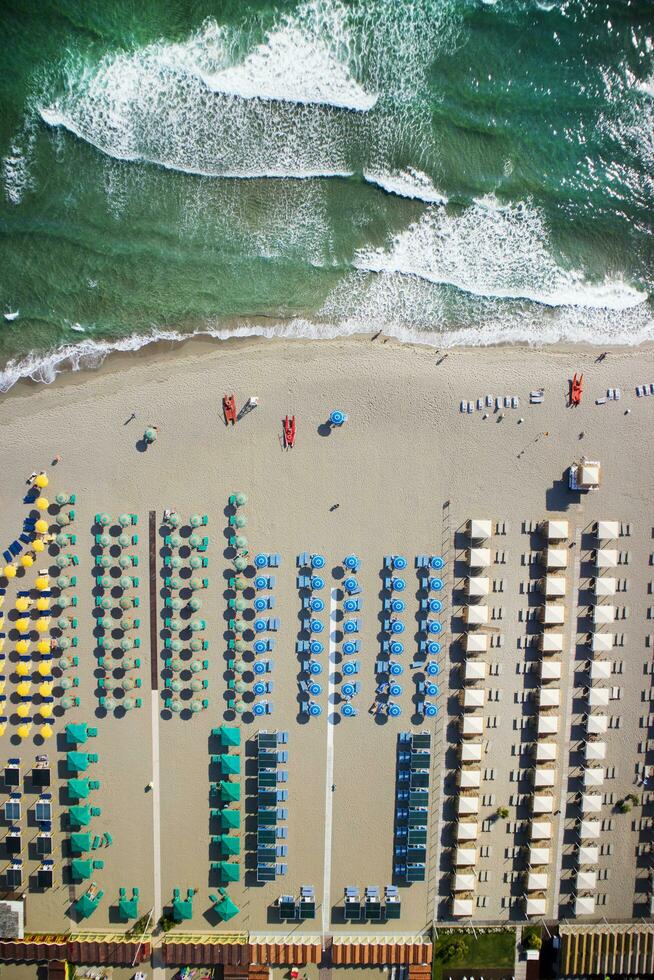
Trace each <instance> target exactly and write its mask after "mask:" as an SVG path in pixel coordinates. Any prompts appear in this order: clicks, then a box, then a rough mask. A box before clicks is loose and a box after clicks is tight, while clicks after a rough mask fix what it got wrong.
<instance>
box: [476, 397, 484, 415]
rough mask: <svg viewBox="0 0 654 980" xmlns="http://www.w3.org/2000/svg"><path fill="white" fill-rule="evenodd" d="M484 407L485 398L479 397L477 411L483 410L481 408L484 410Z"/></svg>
mask: <svg viewBox="0 0 654 980" xmlns="http://www.w3.org/2000/svg"><path fill="white" fill-rule="evenodd" d="M483 407H484V399H483V398H478V399H477V411H478V412H481V410H482V408H483Z"/></svg>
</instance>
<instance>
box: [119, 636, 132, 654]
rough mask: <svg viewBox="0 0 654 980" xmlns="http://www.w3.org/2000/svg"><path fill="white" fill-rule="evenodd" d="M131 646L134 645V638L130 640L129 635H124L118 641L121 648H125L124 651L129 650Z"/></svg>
mask: <svg viewBox="0 0 654 980" xmlns="http://www.w3.org/2000/svg"><path fill="white" fill-rule="evenodd" d="M133 646H134V640H132V639H131V638H130V637H129V636H124V637H123V638H122V640H121V641H120V649H121V650H125V651H127V650H131V649H132V647H133Z"/></svg>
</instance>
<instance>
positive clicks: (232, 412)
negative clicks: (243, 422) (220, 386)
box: [223, 395, 236, 425]
mask: <svg viewBox="0 0 654 980" xmlns="http://www.w3.org/2000/svg"><path fill="white" fill-rule="evenodd" d="M223 414H224V416H225V425H229V423H230V422H231V423H232V425H236V402H235V401H234V396H233V395H223Z"/></svg>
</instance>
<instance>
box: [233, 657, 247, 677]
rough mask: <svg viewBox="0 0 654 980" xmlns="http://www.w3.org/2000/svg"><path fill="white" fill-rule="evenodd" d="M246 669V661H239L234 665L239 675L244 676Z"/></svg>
mask: <svg viewBox="0 0 654 980" xmlns="http://www.w3.org/2000/svg"><path fill="white" fill-rule="evenodd" d="M246 669H247V666H246V664H245V661H243V660H237V661H236V663H235V664H234V670H235V671H236V673H237V674H244V673H245V671H246Z"/></svg>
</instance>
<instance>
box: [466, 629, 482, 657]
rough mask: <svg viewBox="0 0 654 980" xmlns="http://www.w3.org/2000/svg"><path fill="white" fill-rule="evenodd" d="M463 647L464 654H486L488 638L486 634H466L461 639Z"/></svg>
mask: <svg viewBox="0 0 654 980" xmlns="http://www.w3.org/2000/svg"><path fill="white" fill-rule="evenodd" d="M463 647H464V649H465V651H466V653H486V652H487V650H488V636H487V634H486V633H466V634H465V635H464V637H463Z"/></svg>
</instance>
